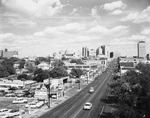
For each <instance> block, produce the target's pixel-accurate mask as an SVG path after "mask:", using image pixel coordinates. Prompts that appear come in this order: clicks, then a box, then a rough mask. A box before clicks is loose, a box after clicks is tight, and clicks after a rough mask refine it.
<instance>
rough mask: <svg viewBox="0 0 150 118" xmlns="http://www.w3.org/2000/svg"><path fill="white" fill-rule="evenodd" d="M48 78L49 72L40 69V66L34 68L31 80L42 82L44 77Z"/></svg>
mask: <svg viewBox="0 0 150 118" xmlns="http://www.w3.org/2000/svg"><path fill="white" fill-rule="evenodd" d="M48 78H49V72H48V71H47V70H42V69H41V68H40V69H37V70H35V72H34V78H33V80H35V81H37V82H43V81H44V79H48Z"/></svg>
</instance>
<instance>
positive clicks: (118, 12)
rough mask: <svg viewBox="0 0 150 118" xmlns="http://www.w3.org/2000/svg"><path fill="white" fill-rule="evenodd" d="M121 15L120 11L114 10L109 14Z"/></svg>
mask: <svg viewBox="0 0 150 118" xmlns="http://www.w3.org/2000/svg"><path fill="white" fill-rule="evenodd" d="M122 13H123V12H122V10H114V11H112V12H111V13H110V14H111V15H119V14H122Z"/></svg>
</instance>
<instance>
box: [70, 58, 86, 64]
mask: <svg viewBox="0 0 150 118" xmlns="http://www.w3.org/2000/svg"><path fill="white" fill-rule="evenodd" d="M70 63H76V64H84V63H83V62H82V60H81V59H72V60H71V61H70Z"/></svg>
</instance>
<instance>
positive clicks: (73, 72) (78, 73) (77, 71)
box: [70, 68, 83, 78]
mask: <svg viewBox="0 0 150 118" xmlns="http://www.w3.org/2000/svg"><path fill="white" fill-rule="evenodd" d="M82 74H83V71H82V70H81V69H74V68H73V69H72V70H71V72H70V75H71V76H73V77H76V78H79V77H80V76H81V75H82Z"/></svg>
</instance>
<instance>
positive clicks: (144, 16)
mask: <svg viewBox="0 0 150 118" xmlns="http://www.w3.org/2000/svg"><path fill="white" fill-rule="evenodd" d="M121 21H124V22H126V21H131V22H133V23H137V24H139V23H144V22H150V6H148V7H147V8H146V9H144V10H143V11H141V12H133V13H130V14H129V15H127V16H126V17H124V18H122V19H121Z"/></svg>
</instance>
